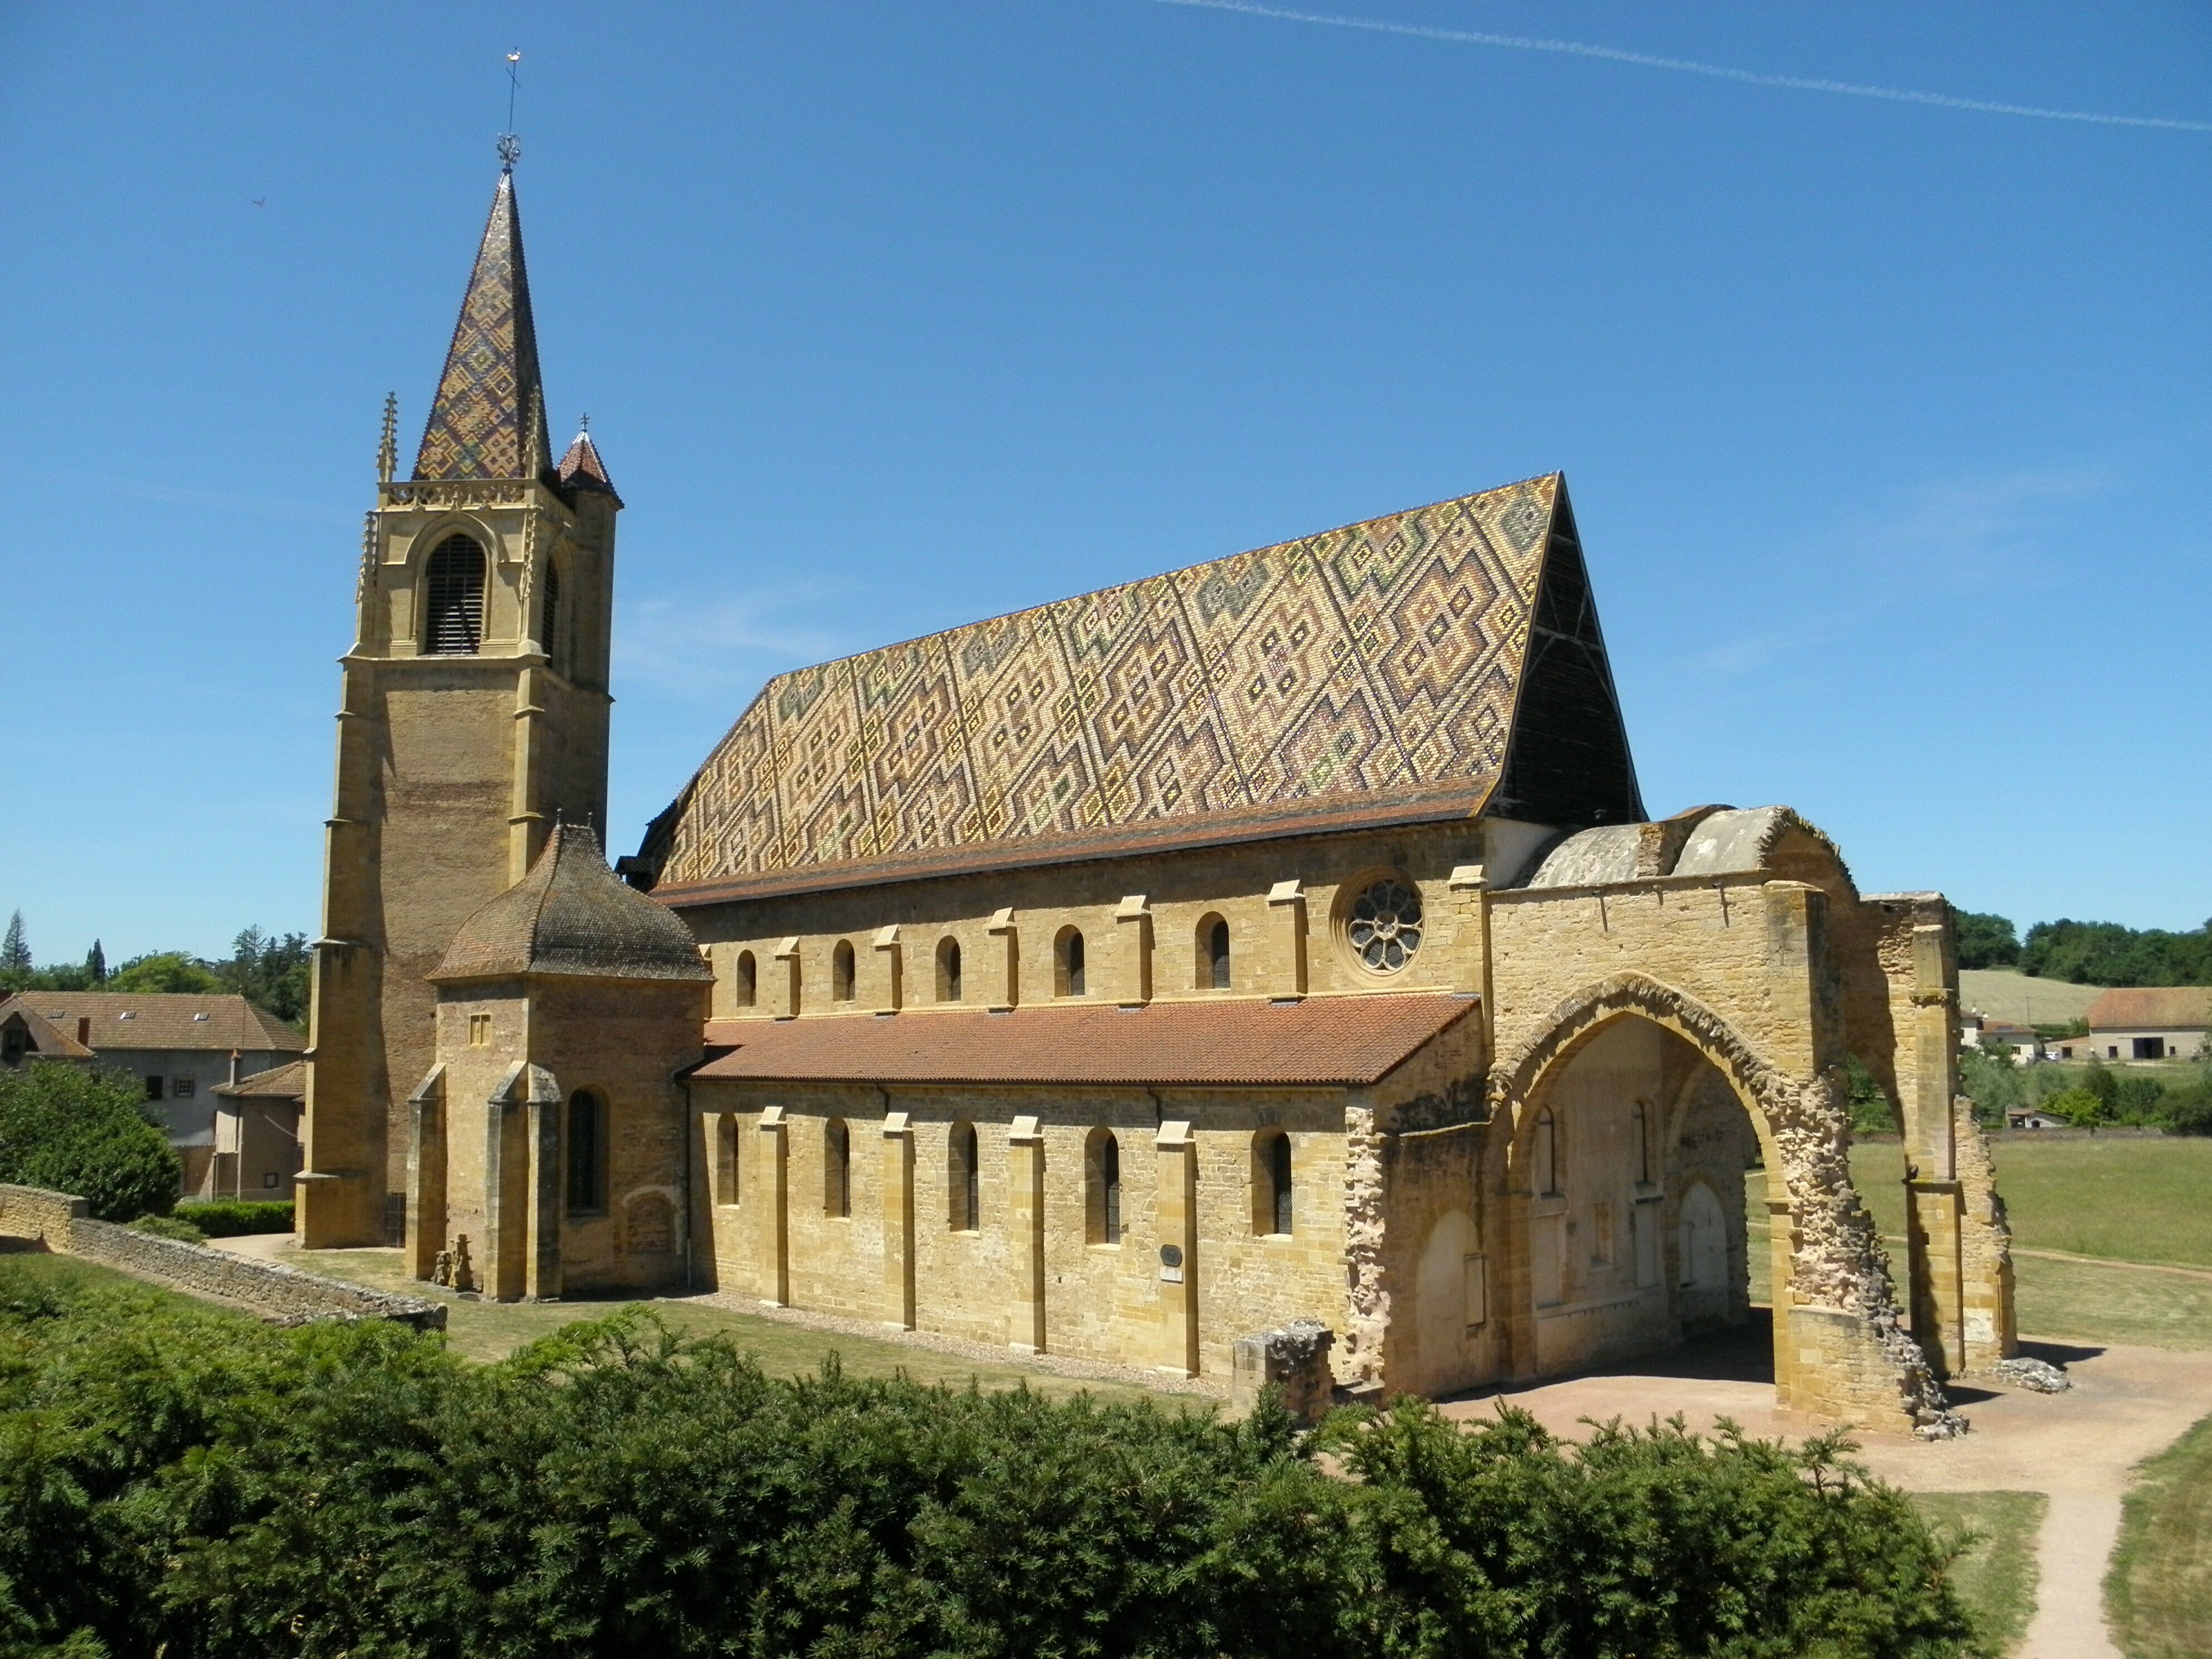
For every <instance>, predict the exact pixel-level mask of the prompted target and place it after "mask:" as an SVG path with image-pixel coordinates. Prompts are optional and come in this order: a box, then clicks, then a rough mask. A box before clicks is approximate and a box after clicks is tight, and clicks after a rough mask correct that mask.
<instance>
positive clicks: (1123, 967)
mask: <svg viewBox="0 0 2212 1659" xmlns="http://www.w3.org/2000/svg"><path fill="white" fill-rule="evenodd" d="M1114 941H1115V955H1116V957H1118V958H1119V960H1118V961H1117V962H1116V963H1115V978H1116V979H1117V980H1118V981H1120V982H1119V985H1118V987H1117V989H1116V993H1115V997H1116V1000H1118V1001H1119V1002H1120V1003H1121V1006H1123V1007H1124V1008H1141V1007H1143V1006H1145V1005H1146V1003H1148V1002H1150V1001H1151V1000H1152V912H1151V911H1150V910H1148V909H1146V908H1145V896H1144V895H1143V894H1142V893H1134V894H1132V895H1130V896H1128V897H1127V898H1125V899H1123V900H1122V901H1121V908H1118V909H1116V910H1115V912H1114Z"/></svg>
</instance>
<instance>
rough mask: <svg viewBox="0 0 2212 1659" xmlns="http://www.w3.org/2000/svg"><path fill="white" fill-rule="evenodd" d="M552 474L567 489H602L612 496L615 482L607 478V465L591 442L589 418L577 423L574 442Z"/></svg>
mask: <svg viewBox="0 0 2212 1659" xmlns="http://www.w3.org/2000/svg"><path fill="white" fill-rule="evenodd" d="M553 472H554V476H555V477H557V478H559V479H560V481H561V483H562V485H563V486H565V487H566V488H568V489H603V490H605V491H606V493H607V494H608V495H614V493H615V481H614V480H613V479H612V478H610V477H607V464H606V463H605V461H603V460H601V459H599V446H598V445H597V444H595V443H593V442H592V417H591V416H588V415H586V416H584V418H583V419H582V420H581V421H580V422H578V423H577V427H576V441H575V442H574V443H572V444H570V445H569V446H568V453H567V454H565V455H563V456H562V458H561V465H558V466H556V468H554V469H553ZM616 499H617V501H619V500H620V499H621V498H620V497H619V496H617V498H616Z"/></svg>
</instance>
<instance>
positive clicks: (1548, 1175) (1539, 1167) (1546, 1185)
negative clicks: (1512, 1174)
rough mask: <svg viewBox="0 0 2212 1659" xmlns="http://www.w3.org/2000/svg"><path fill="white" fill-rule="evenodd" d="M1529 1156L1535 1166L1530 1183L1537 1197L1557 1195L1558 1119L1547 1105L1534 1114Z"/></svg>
mask: <svg viewBox="0 0 2212 1659" xmlns="http://www.w3.org/2000/svg"><path fill="white" fill-rule="evenodd" d="M1528 1152H1529V1156H1530V1157H1531V1158H1533V1159H1534V1163H1535V1167H1534V1170H1532V1171H1531V1174H1532V1176H1533V1179H1532V1180H1531V1182H1530V1185H1531V1186H1533V1187H1534V1188H1535V1191H1536V1196H1537V1197H1539V1198H1557V1197H1558V1196H1559V1120H1558V1119H1557V1118H1555V1117H1553V1115H1552V1109H1551V1108H1550V1107H1548V1106H1547V1107H1546V1108H1544V1109H1543V1110H1542V1111H1541V1112H1539V1113H1537V1114H1536V1130H1535V1135H1534V1139H1533V1141H1532V1142H1531V1144H1530V1146H1529V1148H1528Z"/></svg>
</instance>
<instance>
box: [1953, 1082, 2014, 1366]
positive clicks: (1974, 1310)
mask: <svg viewBox="0 0 2212 1659" xmlns="http://www.w3.org/2000/svg"><path fill="white" fill-rule="evenodd" d="M1954 1110H1955V1112H1956V1114H1957V1122H1956V1124H1955V1125H1954V1128H1953V1131H1952V1133H1953V1135H1954V1140H1955V1143H1956V1145H1957V1146H1958V1149H1959V1197H1960V1212H1961V1214H1960V1222H1961V1226H1960V1250H1959V1257H1960V1299H1961V1301H1962V1303H1963V1304H1964V1307H1965V1311H1966V1331H1965V1340H1964V1343H1963V1346H1964V1349H1965V1353H1966V1370H1969V1371H1985V1370H1989V1369H1990V1367H1991V1366H1993V1365H1995V1364H1996V1363H1997V1362H1998V1361H1999V1360H2001V1359H2009V1358H2012V1357H2013V1356H2014V1355H2015V1354H2017V1353H2018V1352H2020V1326H2019V1323H2018V1321H2017V1317H2016V1316H2015V1311H2014V1307H2013V1278H2012V1227H2011V1225H2010V1224H2009V1223H2008V1221H2007V1220H2006V1219H2005V1211H2004V1201H2003V1200H2002V1199H2000V1198H1999V1197H1998V1196H1997V1186H1996V1170H1994V1169H1992V1168H1991V1167H1990V1143H1989V1141H1988V1139H1986V1138H1984V1135H1983V1133H1982V1132H1981V1129H1980V1127H1979V1126H1978V1125H1977V1124H1976V1123H1975V1122H1974V1120H1973V1114H1972V1102H1971V1101H1968V1100H1966V1098H1965V1097H1960V1099H1959V1101H1958V1102H1957V1103H1956V1105H1955V1107H1954Z"/></svg>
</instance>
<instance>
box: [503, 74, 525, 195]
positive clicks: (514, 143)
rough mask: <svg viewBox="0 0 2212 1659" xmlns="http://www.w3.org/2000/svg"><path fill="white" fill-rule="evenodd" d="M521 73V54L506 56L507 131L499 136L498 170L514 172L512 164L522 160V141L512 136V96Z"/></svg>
mask: <svg viewBox="0 0 2212 1659" xmlns="http://www.w3.org/2000/svg"><path fill="white" fill-rule="evenodd" d="M521 73H522V54H521V53H520V52H509V53H507V131H505V132H502V133H501V134H500V135H499V163H500V166H499V170H500V171H501V173H512V172H513V171H514V164H515V163H516V162H517V161H520V160H521V159H522V140H521V139H520V138H518V137H515V136H514V94H515V92H516V89H517V88H518V86H519V85H520V76H521Z"/></svg>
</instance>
